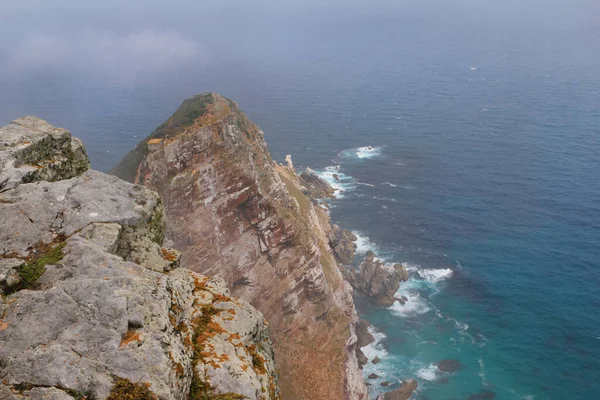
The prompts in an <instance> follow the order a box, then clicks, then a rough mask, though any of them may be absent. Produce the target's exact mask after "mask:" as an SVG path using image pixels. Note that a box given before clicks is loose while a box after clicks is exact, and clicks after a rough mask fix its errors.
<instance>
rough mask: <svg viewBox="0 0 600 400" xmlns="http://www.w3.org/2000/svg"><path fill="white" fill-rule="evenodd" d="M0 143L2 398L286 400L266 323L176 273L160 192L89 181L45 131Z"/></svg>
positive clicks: (60, 141)
mask: <svg viewBox="0 0 600 400" xmlns="http://www.w3.org/2000/svg"><path fill="white" fill-rule="evenodd" d="M24 121H25V122H24ZM6 132H8V133H9V135H8V134H7V135H5V133H6ZM0 133H1V134H2V135H0V137H3V139H4V140H5V139H6V138H7V137H9V138H11V140H12V138H17V139H16V140H13V141H12V143H13V144H14V145H6V144H5V146H4V147H0V160H3V162H5V163H4V164H3V166H4V168H3V169H2V170H1V171H0V174H2V176H3V178H4V179H5V180H4V182H10V185H9V186H6V185H5V187H4V189H3V192H2V193H1V194H0V226H2V229H1V230H0V246H1V247H0V291H1V292H2V298H1V300H0V381H1V382H2V383H1V384H0V398H1V399H54V400H69V399H78V400H79V399H82V398H83V397H84V396H85V397H87V398H88V399H91V398H96V399H106V398H108V397H111V398H119V397H118V395H117V394H116V390H117V387H118V386H119V385H121V386H124V387H130V388H135V387H137V388H138V389H139V390H140V392H147V393H150V394H149V396H155V398H158V399H165V400H166V399H181V400H184V399H211V398H232V399H234V398H235V399H237V398H242V396H244V397H243V398H248V399H257V400H258V399H265V398H266V399H278V398H279V391H278V387H277V374H276V370H275V364H274V356H273V350H272V347H271V343H270V340H269V334H268V333H269V330H268V325H267V323H266V321H265V320H264V319H263V317H262V314H261V313H260V312H259V311H257V310H256V309H254V308H253V307H252V306H250V305H249V304H248V303H246V302H244V301H243V300H238V299H235V298H233V297H231V295H230V293H229V290H228V289H227V287H226V285H225V283H224V282H223V281H222V280H220V279H218V278H214V279H209V278H207V277H205V276H203V275H200V274H197V273H194V272H192V271H189V270H186V269H183V268H178V265H179V260H180V255H179V253H178V252H177V251H175V250H172V249H168V248H164V247H162V244H163V240H164V235H165V221H164V209H163V205H162V201H161V199H160V197H159V195H158V194H157V193H155V192H153V191H151V190H149V189H147V188H145V187H142V186H138V185H132V184H130V183H127V182H124V181H122V180H120V179H118V178H116V177H114V176H110V175H106V174H102V173H100V172H96V171H87V172H83V170H85V169H87V165H88V161H87V156H86V154H85V152H84V151H83V147H82V146H81V143H80V142H79V141H78V140H77V139H74V138H71V137H70V134H68V132H66V131H64V130H62V129H58V128H53V127H51V126H50V125H48V124H47V123H45V122H44V121H42V120H39V119H36V118H34V117H27V118H25V119H20V120H17V121H16V122H15V123H13V124H11V125H8V126H7V127H4V128H2V131H1V132H0ZM18 135H21V137H22V138H27V140H25V141H23V140H20V139H18ZM5 143H6V142H5ZM40 143H41V144H40ZM38 144H39V146H41V148H43V150H40V149H39V148H36V146H37V145H38ZM28 147H33V148H28ZM15 154H17V156H15ZM19 154H21V155H22V154H28V156H27V157H29V158H27V159H28V160H29V161H30V162H34V163H37V165H39V166H40V167H41V168H39V169H38V170H37V171H39V172H37V173H36V171H33V172H34V174H33V175H31V174H30V172H31V171H32V170H30V169H29V168H22V166H21V167H15V165H16V164H15V163H14V162H13V161H11V160H17V159H19V157H21V156H19ZM34 154H35V155H34ZM21 159H22V158H21ZM7 160H8V162H6V161H7ZM44 160H46V161H48V160H51V161H48V163H47V164H45V163H44V162H45V161H44ZM52 160H54V161H58V160H60V166H56V165H55V163H53V162H52ZM46 168H48V169H49V170H51V171H49V172H44V171H43V170H44V169H46ZM23 171H25V174H23ZM63 174H64V175H63ZM24 177H25V179H24ZM32 177H33V179H30V178H32ZM46 178H47V179H49V180H50V181H45V179H46ZM30 181H35V182H34V183H28V182H30ZM219 395H223V396H225V395H226V396H229V397H218V396H219ZM236 396H237V397H236Z"/></svg>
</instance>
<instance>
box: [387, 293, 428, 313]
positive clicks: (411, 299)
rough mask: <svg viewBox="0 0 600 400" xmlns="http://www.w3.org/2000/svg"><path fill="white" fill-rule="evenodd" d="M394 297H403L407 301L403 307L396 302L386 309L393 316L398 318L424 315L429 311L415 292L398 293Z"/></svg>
mask: <svg viewBox="0 0 600 400" xmlns="http://www.w3.org/2000/svg"><path fill="white" fill-rule="evenodd" d="M396 296H397V297H400V296H405V297H406V298H407V299H408V301H407V302H406V303H404V305H402V304H400V302H399V301H396V302H394V304H392V305H391V306H390V307H389V308H388V310H390V311H391V312H392V313H393V314H396V315H398V316H400V317H408V316H413V315H419V314H425V313H426V312H428V311H430V310H431V308H429V306H428V305H427V302H426V301H425V300H424V299H423V298H422V297H421V296H420V295H419V293H417V292H404V291H398V292H397V293H396Z"/></svg>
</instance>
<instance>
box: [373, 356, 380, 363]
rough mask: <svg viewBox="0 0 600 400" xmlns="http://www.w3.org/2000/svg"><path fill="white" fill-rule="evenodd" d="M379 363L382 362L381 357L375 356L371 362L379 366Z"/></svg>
mask: <svg viewBox="0 0 600 400" xmlns="http://www.w3.org/2000/svg"><path fill="white" fill-rule="evenodd" d="M379 361H380V360H379V357H377V356H375V357H374V358H373V360H372V361H371V362H372V363H373V364H378V363H379Z"/></svg>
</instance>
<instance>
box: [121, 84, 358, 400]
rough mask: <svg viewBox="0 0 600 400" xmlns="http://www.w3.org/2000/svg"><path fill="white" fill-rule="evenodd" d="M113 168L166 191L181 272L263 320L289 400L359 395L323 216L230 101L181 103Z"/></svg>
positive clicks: (349, 325) (344, 295) (212, 98)
mask: <svg viewBox="0 0 600 400" xmlns="http://www.w3.org/2000/svg"><path fill="white" fill-rule="evenodd" d="M113 172H114V173H116V174H117V175H118V176H121V177H124V178H128V179H131V180H134V181H135V182H136V183H141V184H144V185H145V186H147V187H149V188H152V189H154V190H157V191H158V192H159V193H160V194H161V195H162V197H163V199H164V202H165V210H166V214H167V215H168V222H167V237H168V238H169V239H170V240H172V241H173V243H174V247H176V248H177V249H178V250H180V251H181V252H182V254H183V256H182V264H183V265H184V266H186V267H188V268H190V269H193V270H195V271H198V272H201V273H205V274H208V275H218V276H220V277H222V278H223V279H224V280H225V281H226V282H227V284H228V285H229V287H230V288H231V290H232V292H233V294H234V295H236V296H238V297H240V298H242V299H245V300H247V301H249V302H250V303H251V304H253V305H254V306H255V307H256V308H258V309H259V310H260V311H262V312H263V313H264V315H265V317H266V318H267V320H268V321H269V322H270V324H271V328H272V329H271V335H272V340H273V346H274V348H275V355H276V360H277V364H278V367H279V370H280V386H281V389H282V393H283V397H284V398H285V399H290V400H293V399H324V400H325V399H331V400H339V399H361V398H364V399H366V397H367V392H366V387H365V384H364V381H363V379H362V376H361V372H360V370H359V368H358V362H357V360H356V355H355V347H356V335H355V334H354V324H355V323H356V321H357V317H356V311H355V309H354V304H353V300H352V297H351V294H350V293H351V288H350V287H349V286H348V284H347V283H346V282H345V281H344V280H343V278H342V275H341V272H340V270H339V268H338V265H337V262H336V260H335V259H334V257H333V255H332V252H331V249H330V246H329V239H328V233H329V232H330V231H331V226H330V221H329V218H328V216H327V214H326V213H325V211H324V210H323V209H321V207H319V206H316V205H314V204H313V201H312V200H311V199H309V198H308V197H307V196H306V195H305V194H304V193H303V188H304V189H306V188H305V187H303V183H301V181H300V179H299V177H298V176H297V174H296V172H295V171H294V169H293V165H292V162H291V159H289V160H288V162H287V166H280V165H277V164H275V163H274V162H273V160H272V159H271V157H270V155H269V152H268V150H267V147H266V144H265V141H264V138H263V133H262V131H260V130H259V129H258V127H256V126H255V125H254V124H252V123H251V122H250V121H249V120H248V119H247V117H246V116H245V115H244V114H243V113H242V112H241V111H240V110H239V109H238V107H237V105H236V104H235V103H234V102H232V101H230V100H227V99H225V98H223V97H221V96H219V95H216V94H204V95H199V96H194V97H192V98H190V99H188V100H186V101H185V102H184V103H183V104H182V105H181V107H180V108H179V109H178V110H177V111H176V112H175V113H174V114H173V116H171V117H170V118H169V119H168V120H167V121H166V122H165V123H164V124H163V125H161V126H160V127H159V128H158V129H157V130H156V131H155V132H153V133H152V134H151V135H150V136H149V137H148V138H147V140H146V141H144V142H142V143H140V144H139V145H138V146H137V147H136V148H135V149H134V150H133V151H132V152H130V153H129V154H128V155H127V156H126V158H125V159H124V160H123V161H122V162H121V164H119V165H118V166H117V167H116V168H115V170H114V171H113ZM304 184H306V183H305V182H304Z"/></svg>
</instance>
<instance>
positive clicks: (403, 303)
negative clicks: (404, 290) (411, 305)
mask: <svg viewBox="0 0 600 400" xmlns="http://www.w3.org/2000/svg"><path fill="white" fill-rule="evenodd" d="M395 300H396V301H397V302H398V303H400V304H402V305H405V304H406V300H404V299H403V298H402V297H396V298H395Z"/></svg>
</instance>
